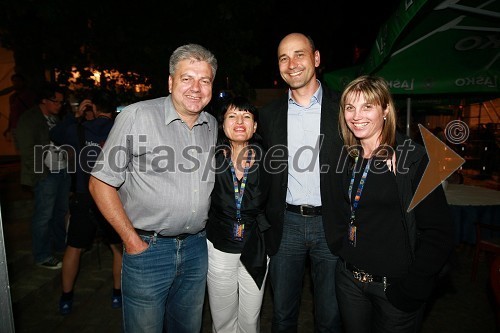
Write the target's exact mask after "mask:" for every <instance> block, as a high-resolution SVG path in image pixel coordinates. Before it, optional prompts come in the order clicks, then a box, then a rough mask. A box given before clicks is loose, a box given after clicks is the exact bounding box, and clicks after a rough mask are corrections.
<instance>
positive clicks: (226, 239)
mask: <svg viewBox="0 0 500 333" xmlns="http://www.w3.org/2000/svg"><path fill="white" fill-rule="evenodd" d="M217 120H218V124H219V135H218V140H217V141H218V145H217V147H218V149H217V153H216V156H215V161H216V170H217V172H216V175H215V187H214V190H213V192H212V203H211V206H210V213H209V219H208V223H207V239H208V240H207V244H208V275H207V287H208V297H209V301H210V312H211V314H212V328H213V331H214V332H218V333H223V332H227V333H233V332H259V331H260V320H259V319H260V318H259V314H260V309H261V305H262V297H263V295H264V286H265V279H266V275H267V263H268V259H267V255H266V251H265V245H264V239H263V237H264V236H263V235H262V232H263V231H265V230H267V229H268V228H269V227H270V225H269V223H268V222H267V221H266V219H265V216H264V204H265V200H266V180H265V179H264V174H263V171H262V169H261V164H260V161H261V159H262V154H263V151H262V146H261V145H260V144H259V143H258V142H259V136H258V134H255V130H256V129H257V122H258V112H257V108H256V107H255V106H254V105H252V104H251V103H250V102H249V101H248V100H247V99H246V98H244V97H239V96H238V97H234V98H231V99H229V100H227V101H226V103H225V104H224V106H223V107H222V110H221V112H220V113H219V115H218V118H217Z"/></svg>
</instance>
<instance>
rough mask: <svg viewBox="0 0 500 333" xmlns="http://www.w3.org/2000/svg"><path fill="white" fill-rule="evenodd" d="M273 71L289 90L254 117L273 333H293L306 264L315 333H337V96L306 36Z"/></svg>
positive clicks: (287, 46)
mask: <svg viewBox="0 0 500 333" xmlns="http://www.w3.org/2000/svg"><path fill="white" fill-rule="evenodd" d="M277 53H278V54H277V60H278V65H279V71H280V74H281V77H282V78H283V80H284V81H285V82H286V83H287V84H288V86H289V89H288V92H287V94H286V95H283V97H282V98H281V99H279V100H277V101H276V102H274V103H271V104H269V105H267V106H265V107H264V108H262V110H261V112H260V122H259V128H258V132H259V133H260V134H261V135H262V138H263V141H264V147H265V148H266V149H268V152H267V153H266V160H265V166H266V171H267V172H268V173H269V174H270V176H269V179H270V180H269V181H270V184H269V186H270V191H269V196H268V198H269V199H268V201H267V205H266V217H267V220H268V221H269V222H270V224H271V225H272V226H271V229H270V230H269V231H268V232H266V246H267V248H268V251H269V254H270V256H271V261H270V264H269V272H270V277H271V286H272V290H273V296H274V297H273V299H274V310H273V311H274V312H273V324H272V329H273V332H296V331H297V320H298V315H299V307H300V298H301V294H302V282H303V277H304V272H305V266H306V260H307V259H308V258H309V259H310V264H311V276H312V284H313V286H314V318H315V331H316V332H341V322H340V315H339V312H338V307H337V298H336V295H335V280H334V276H335V266H336V265H337V256H335V255H334V254H332V251H331V249H330V247H329V245H330V242H331V241H332V240H333V234H332V232H331V231H332V225H333V224H332V222H333V221H332V218H333V211H332V209H333V208H332V207H333V205H332V203H333V202H334V201H335V200H336V199H335V198H334V197H333V193H335V191H334V190H333V189H332V187H331V182H332V180H333V176H332V175H333V173H334V172H335V168H334V167H330V166H331V165H335V164H336V162H337V160H338V156H339V154H340V150H341V147H342V143H341V140H340V135H339V132H338V128H337V119H338V115H337V113H338V96H337V95H336V94H335V93H334V92H332V91H330V90H329V89H328V88H327V87H326V86H324V85H322V84H321V83H320V81H319V80H318V79H317V78H316V68H317V67H318V66H319V65H320V53H319V51H318V50H316V48H315V46H314V42H313V41H312V39H311V38H310V37H308V36H305V35H303V34H300V33H291V34H289V35H287V36H285V37H284V38H283V39H282V40H281V42H280V43H279V46H278V52H277Z"/></svg>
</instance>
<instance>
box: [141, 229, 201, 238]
mask: <svg viewBox="0 0 500 333" xmlns="http://www.w3.org/2000/svg"><path fill="white" fill-rule="evenodd" d="M135 231H136V232H137V234H138V235H141V236H155V235H156V237H158V238H170V239H178V240H183V239H186V238H187V237H189V236H191V234H180V235H177V236H163V235H160V234H158V233H156V232H155V231H149V230H142V229H137V228H135Z"/></svg>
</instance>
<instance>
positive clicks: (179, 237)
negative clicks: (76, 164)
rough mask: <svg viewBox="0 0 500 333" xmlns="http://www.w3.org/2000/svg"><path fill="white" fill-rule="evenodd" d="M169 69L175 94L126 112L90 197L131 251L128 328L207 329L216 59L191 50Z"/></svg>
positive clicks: (125, 278) (125, 292)
mask: <svg viewBox="0 0 500 333" xmlns="http://www.w3.org/2000/svg"><path fill="white" fill-rule="evenodd" d="M169 71H170V76H169V79H168V88H169V91H170V93H171V95H169V96H167V97H163V98H157V99H153V100H146V101H142V102H139V103H135V104H132V105H129V106H128V107H126V108H125V109H123V111H122V112H120V113H119V115H118V116H117V117H116V119H115V124H114V126H113V129H112V130H111V133H110V134H109V136H108V139H107V141H106V144H105V145H104V149H103V151H102V153H101V155H100V156H101V158H100V159H99V160H98V162H97V163H96V165H95V166H94V169H93V170H92V177H91V179H90V193H91V194H92V196H93V198H94V200H95V202H96V203H97V206H98V207H99V209H100V211H101V212H102V213H103V215H104V217H105V218H106V219H107V220H108V221H109V223H111V225H112V226H113V228H114V229H115V230H116V231H117V232H118V234H119V235H120V237H121V239H122V240H123V243H124V246H125V252H124V254H123V264H122V297H123V323H124V331H125V332H134V333H137V332H147V333H154V332H157V333H160V332H163V331H164V330H166V331H168V332H176V333H182V332H186V333H192V332H198V331H199V330H200V329H201V316H202V311H203V302H204V298H205V286H206V278H207V266H208V258H207V240H206V232H205V224H206V221H207V219H208V210H209V207H210V193H211V192H212V189H213V186H214V181H215V173H214V171H213V170H212V160H213V153H214V148H215V143H216V138H217V122H216V120H215V118H214V117H213V116H211V115H210V114H208V113H207V112H205V111H203V109H204V108H205V106H207V104H208V103H209V102H210V100H211V98H212V85H213V81H214V78H215V73H216V71H217V60H216V59H215V56H214V55H213V54H212V53H211V52H210V51H208V50H207V49H206V48H204V47H202V46H200V45H198V44H187V45H183V46H181V47H179V48H177V49H176V50H175V51H174V52H173V53H172V55H171V57H170V64H169ZM164 326H165V327H164Z"/></svg>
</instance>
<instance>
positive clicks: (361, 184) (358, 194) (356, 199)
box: [349, 157, 371, 223]
mask: <svg viewBox="0 0 500 333" xmlns="http://www.w3.org/2000/svg"><path fill="white" fill-rule="evenodd" d="M370 162H371V159H369V160H368V162H367V163H366V167H365V170H364V171H363V175H362V176H361V180H360V181H359V185H358V189H357V191H356V195H355V196H354V201H353V200H352V199H351V195H352V187H353V184H354V176H355V171H356V165H357V164H358V157H356V159H355V160H354V169H353V170H352V176H351V182H350V183H349V201H351V223H354V221H355V218H356V209H357V208H358V204H359V199H360V198H361V192H363V187H364V186H365V181H366V177H367V176H368V171H369V170H370Z"/></svg>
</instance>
